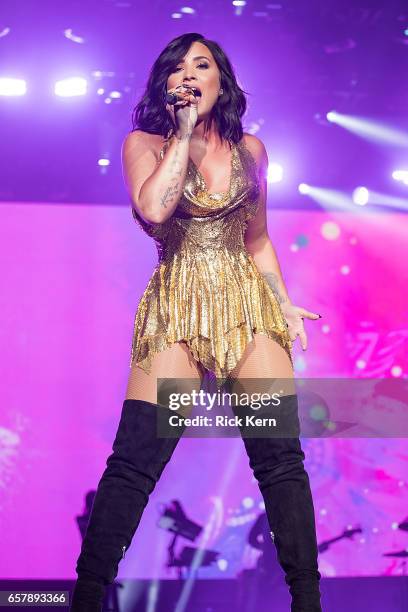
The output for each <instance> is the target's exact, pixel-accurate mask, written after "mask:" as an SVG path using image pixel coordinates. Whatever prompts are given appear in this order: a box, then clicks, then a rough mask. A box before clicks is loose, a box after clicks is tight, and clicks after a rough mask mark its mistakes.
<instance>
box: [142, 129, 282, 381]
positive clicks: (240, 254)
mask: <svg viewBox="0 0 408 612" xmlns="http://www.w3.org/2000/svg"><path fill="white" fill-rule="evenodd" d="M169 142H170V140H169V139H167V140H166V141H165V143H164V145H163V147H162V149H161V151H160V157H159V161H158V163H160V162H161V160H162V159H163V155H164V153H165V151H166V149H167V146H168V145H169ZM231 144H232V158H231V169H230V183H229V190H228V191H227V192H226V193H216V194H210V193H209V192H208V190H207V187H206V183H205V180H204V178H203V176H202V175H201V173H200V172H199V170H198V168H197V167H196V166H195V164H194V162H193V161H192V159H191V158H189V161H188V168H187V174H186V179H185V184H184V191H183V194H182V196H181V198H180V201H179V203H178V204H177V207H176V209H175V211H174V213H173V215H172V216H171V217H170V218H169V219H167V220H166V221H165V222H164V223H162V224H149V223H146V222H145V221H144V219H142V217H140V216H139V215H138V213H137V212H136V210H135V209H134V208H133V207H132V214H133V217H134V219H135V221H136V222H137V223H138V224H139V225H140V226H141V228H142V229H143V230H144V231H145V232H146V233H147V234H148V235H149V236H150V237H151V238H153V239H154V241H155V243H156V247H157V251H158V259H159V261H158V263H157V265H156V267H155V269H154V271H153V273H152V276H151V278H150V280H149V282H148V284H147V286H146V288H145V290H144V292H143V295H142V297H141V299H140V302H139V305H138V308H137V311H136V315H135V320H134V329H133V341H132V349H131V358H130V365H132V364H134V363H137V365H139V366H140V367H141V368H142V369H143V370H145V371H146V372H147V373H149V372H150V367H151V361H152V358H153V357H154V355H155V354H156V353H158V352H159V351H162V350H164V349H165V348H167V347H168V346H169V345H170V344H172V343H174V342H178V341H184V342H186V344H187V345H188V346H189V348H190V350H191V353H192V355H193V357H194V359H195V360H196V361H198V362H200V363H201V364H203V366H204V367H205V368H206V369H208V370H210V371H212V372H214V373H215V375H216V376H217V378H227V376H228V374H229V373H230V372H231V370H232V369H233V368H234V367H235V366H236V365H237V363H238V361H239V359H240V357H241V356H242V354H243V352H244V350H245V347H246V346H247V344H248V343H249V342H250V341H251V340H252V338H253V335H254V333H262V334H266V335H267V336H269V337H270V338H273V339H274V340H277V341H278V342H279V343H280V344H281V345H282V346H283V347H284V349H285V350H286V352H287V353H288V355H289V357H290V360H291V363H292V366H293V361H292V355H291V350H292V342H291V340H290V337H289V333H288V331H287V327H286V323H285V320H284V317H283V315H282V311H281V309H280V306H279V303H278V301H277V299H276V297H275V294H274V293H273V291H272V289H271V288H270V286H269V285H268V283H267V282H266V280H265V279H264V277H263V276H262V275H261V274H260V272H259V271H258V269H257V267H256V265H255V262H254V260H253V258H252V257H251V255H250V254H249V253H248V252H247V250H246V248H245V244H244V232H245V228H246V226H247V222H248V221H249V220H250V219H251V218H252V217H253V216H254V215H255V213H256V211H257V207H258V199H259V194H260V189H259V182H258V178H257V171H256V170H257V168H256V163H255V160H254V158H253V156H252V154H251V153H250V151H249V150H248V148H247V147H246V145H245V143H244V140H243V139H242V140H241V141H240V142H239V143H231Z"/></svg>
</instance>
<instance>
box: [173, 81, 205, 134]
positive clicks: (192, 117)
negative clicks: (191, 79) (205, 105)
mask: <svg viewBox="0 0 408 612" xmlns="http://www.w3.org/2000/svg"><path fill="white" fill-rule="evenodd" d="M176 91H177V92H178V93H179V94H181V95H182V97H183V99H182V100H177V102H176V103H175V104H166V109H167V111H168V112H169V113H170V115H171V116H172V119H173V121H174V123H175V125H176V128H177V134H178V135H179V136H184V135H185V134H187V133H191V132H192V130H193V128H194V126H195V124H196V123H197V118H198V110H197V105H198V98H196V97H195V96H194V94H193V92H192V90H191V88H190V87H189V86H185V85H178V86H177V87H172V88H171V89H169V90H168V93H173V92H176Z"/></svg>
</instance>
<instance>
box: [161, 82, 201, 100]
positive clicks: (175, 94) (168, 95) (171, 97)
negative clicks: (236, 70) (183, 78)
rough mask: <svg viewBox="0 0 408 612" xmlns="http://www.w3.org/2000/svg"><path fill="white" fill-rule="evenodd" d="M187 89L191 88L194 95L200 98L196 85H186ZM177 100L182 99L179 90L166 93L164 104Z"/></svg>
mask: <svg viewBox="0 0 408 612" xmlns="http://www.w3.org/2000/svg"><path fill="white" fill-rule="evenodd" d="M188 89H191V90H192V93H193V94H194V95H195V96H196V97H198V98H201V91H200V90H199V89H198V88H197V87H190V86H188ZM178 100H184V98H183V96H182V95H181V93H180V92H178V91H175V92H173V93H168V92H167V93H166V104H175V103H176V102H177V101H178Z"/></svg>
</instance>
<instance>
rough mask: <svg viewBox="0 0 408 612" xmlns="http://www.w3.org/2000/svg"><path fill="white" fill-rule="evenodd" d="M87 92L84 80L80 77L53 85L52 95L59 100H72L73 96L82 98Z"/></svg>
mask: <svg viewBox="0 0 408 612" xmlns="http://www.w3.org/2000/svg"><path fill="white" fill-rule="evenodd" d="M86 90H87V82H86V79H83V78H82V77H71V78H69V79H63V80H61V81H57V82H56V83H55V88H54V93H55V95H56V96H59V97H61V98H72V97H73V96H84V95H85V94H86Z"/></svg>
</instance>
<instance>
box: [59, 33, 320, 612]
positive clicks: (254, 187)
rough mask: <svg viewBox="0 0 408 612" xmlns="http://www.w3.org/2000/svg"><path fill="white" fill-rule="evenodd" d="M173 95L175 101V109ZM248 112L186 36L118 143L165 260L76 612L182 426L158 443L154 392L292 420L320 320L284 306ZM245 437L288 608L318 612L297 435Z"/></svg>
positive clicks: (213, 51) (108, 571) (135, 346)
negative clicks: (213, 397)
mask: <svg viewBox="0 0 408 612" xmlns="http://www.w3.org/2000/svg"><path fill="white" fill-rule="evenodd" d="M167 94H175V95H176V96H177V101H175V100H172V102H173V103H172V104H169V103H168V101H167V100H168V99H167V97H166V96H167ZM245 110H246V99H245V96H244V93H243V91H242V90H241V89H240V87H239V86H238V84H237V81H236V78H235V75H234V70H233V68H232V66H231V64H230V61H229V60H228V58H227V56H226V55H225V53H224V52H223V51H222V49H221V48H220V46H219V45H218V44H217V43H215V42H214V41H211V40H208V39H206V38H204V37H203V36H202V35H200V34H196V33H189V34H184V35H182V36H179V37H177V38H175V39H174V40H172V41H171V42H170V43H169V44H168V45H167V47H166V48H165V49H164V50H163V52H162V53H161V54H160V56H159V57H158V58H157V60H156V62H155V63H154V65H153V68H152V70H151V73H150V76H149V80H148V83H147V88H146V92H145V94H144V96H143V98H142V100H141V101H140V102H139V104H138V105H137V107H136V109H135V113H134V121H133V128H134V129H133V131H132V132H130V133H129V134H128V135H127V136H126V138H125V141H124V143H123V147H122V160H123V172H124V178H125V182H126V186H127V189H128V192H129V196H130V198H131V203H132V214H133V217H134V219H135V221H136V222H137V223H138V224H139V225H140V227H141V228H142V229H143V230H144V231H145V232H146V233H147V234H148V235H149V236H150V237H152V238H153V239H154V241H155V243H156V246H157V250H158V256H159V261H158V264H157V266H156V268H155V269H154V271H153V274H152V276H151V278H150V280H149V282H148V284H147V286H146V289H145V291H144V293H143V295H142V298H141V300H140V302H139V305H138V309H137V312H136V316H135V322H134V333H133V343H132V350H131V360H130V375H129V381H128V386H127V392H126V398H125V400H124V402H123V408H122V414H121V418H120V422H119V426H118V430H117V433H116V437H115V441H114V444H113V453H112V454H111V455H110V456H109V457H108V459H107V466H106V469H105V471H104V473H103V475H102V477H101V480H100V482H99V485H98V489H97V493H96V496H95V500H94V504H93V507H92V512H91V515H90V519H89V523H88V527H87V532H86V535H85V538H84V541H83V544H82V549H81V554H80V556H79V558H78V562H77V566H76V571H77V574H78V580H77V581H76V584H75V589H74V593H73V598H72V605H71V610H73V611H80V612H84V611H88V612H91V611H94V610H95V611H96V610H98V611H100V610H101V609H102V601H103V595H104V589H105V586H106V585H108V584H110V583H112V582H113V581H114V579H115V577H116V576H117V573H118V564H119V562H120V560H121V559H122V558H123V557H124V555H125V552H126V550H127V549H128V548H129V546H130V544H131V541H132V538H133V535H134V533H135V531H136V529H137V527H138V525H139V522H140V520H141V517H142V513H143V511H144V508H145V507H146V505H147V503H148V500H149V496H150V494H151V493H152V491H153V489H154V487H155V485H156V483H157V481H158V480H159V478H160V475H161V474H162V472H163V470H164V468H165V466H166V464H167V463H168V462H169V460H170V458H171V456H172V454H173V451H174V450H175V448H176V446H177V443H178V441H179V439H180V436H181V435H182V431H183V428H181V431H180V435H176V436H173V437H159V436H158V434H157V428H156V424H157V417H158V415H159V414H161V415H162V414H166V415H167V414H168V413H169V412H170V411H169V409H168V406H167V407H166V405H165V404H163V403H162V402H160V401H159V399H158V388H159V384H158V379H171V380H173V381H175V382H174V385H175V386H176V388H177V391H178V392H181V391H185V390H186V389H187V388H188V390H189V391H191V389H192V388H194V389H197V390H199V389H200V388H201V383H202V380H203V376H204V374H205V373H206V372H207V371H208V372H213V373H215V375H216V377H217V380H218V379H223V380H226V381H229V384H230V385H232V390H234V389H240V390H241V392H242V390H245V392H248V393H249V394H250V393H253V392H260V391H261V392H266V391H267V392H269V393H275V392H277V393H280V394H281V397H280V412H279V414H281V415H282V416H283V417H284V415H288V414H292V417H293V415H294V418H295V421H296V420H297V418H298V416H297V415H298V413H297V410H298V405H297V395H296V393H294V392H293V389H294V384H293V383H294V373H293V361H292V356H291V350H292V342H293V341H295V340H296V338H297V336H299V338H300V342H301V345H302V348H303V349H304V350H306V342H307V339H306V333H305V330H304V326H303V319H304V318H305V317H306V318H308V319H317V318H319V316H320V315H318V314H315V313H312V312H309V311H307V310H305V309H304V308H301V307H299V306H295V305H294V304H293V303H292V302H291V300H290V299H289V296H288V293H287V290H286V287H285V284H284V281H283V278H282V274H281V271H280V267H279V263H278V260H277V257H276V253H275V250H274V247H273V245H272V243H271V240H270V238H269V235H268V231H267V224H266V189H267V181H266V174H267V167H268V157H267V153H266V150H265V147H264V145H263V143H262V141H261V140H260V139H259V138H257V137H256V136H253V135H251V134H247V133H244V132H243V128H242V124H241V117H242V116H243V114H244V112H245ZM174 388H175V387H174V386H173V387H172V390H173V389H174ZM160 397H161V396H160ZM240 408H242V407H240ZM249 408H250V406H249ZM186 414H188V412H186V413H184V414H183V413H182V414H181V415H180V419H181V420H183V419H184V417H185V416H186ZM297 423H298V421H297ZM296 431H298V430H296ZM244 433H245V432H244V431H241V435H242V436H243V440H244V445H245V450H246V452H247V455H248V457H249V465H250V467H251V469H252V470H253V473H254V475H255V478H256V479H257V482H258V485H259V488H260V491H261V493H262V496H263V499H264V501H265V510H266V514H267V517H268V523H269V526H270V530H271V537H272V539H273V541H274V543H275V546H276V549H277V555H278V560H279V563H280V565H281V567H282V568H283V570H284V572H285V580H286V583H287V584H288V586H289V591H290V593H291V596H292V607H291V610H292V612H295V611H296V612H318V611H321V605H320V591H319V580H320V573H319V571H318V562H317V544H316V532H315V517H314V508H313V500H312V495H311V491H310V485H309V478H308V474H307V472H306V471H305V468H304V464H303V460H304V458H305V456H304V453H303V451H302V449H301V445H300V441H299V435H298V433H296V435H292V436H291V437H289V436H287V437H285V436H282V435H281V436H275V437H271V436H263V437H253V436H251V435H243V434H244ZM226 460H227V459H226ZM141 554H142V553H141Z"/></svg>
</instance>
